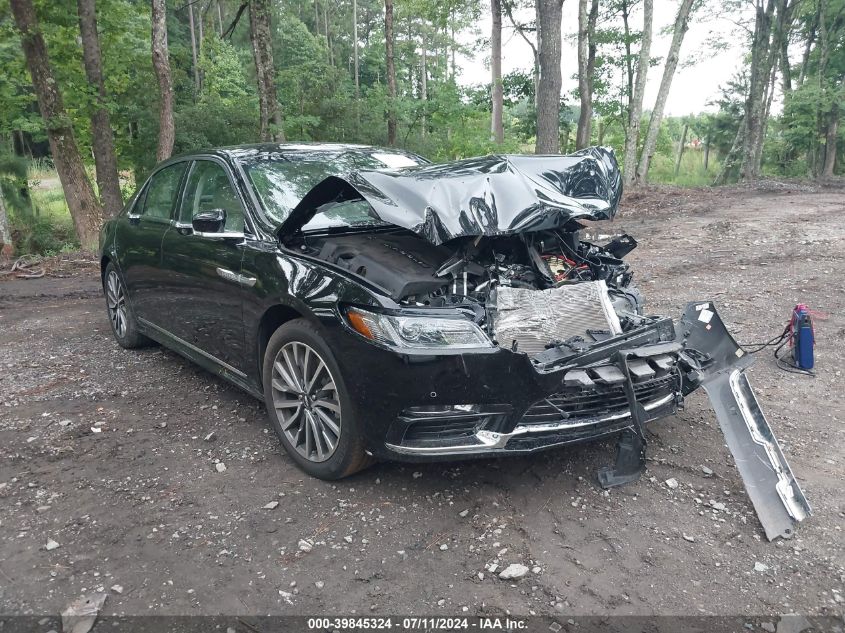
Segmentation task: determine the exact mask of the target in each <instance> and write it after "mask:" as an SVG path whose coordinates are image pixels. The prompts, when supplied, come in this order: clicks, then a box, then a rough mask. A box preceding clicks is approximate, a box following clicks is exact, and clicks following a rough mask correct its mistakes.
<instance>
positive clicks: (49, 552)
mask: <svg viewBox="0 0 845 633" xmlns="http://www.w3.org/2000/svg"><path fill="white" fill-rule="evenodd" d="M623 209H624V211H623V213H622V214H621V216H620V217H619V218H618V219H617V220H616V221H615V223H614V225H612V227H611V228H613V229H614V230H625V231H629V232H630V233H632V234H633V235H635V236H636V237H637V238H638V239H639V240H640V247H639V248H638V249H637V250H636V251H634V253H632V254H631V255H630V256H629V259H630V261H631V262H632V264H633V265H634V266H635V269H636V271H637V272H636V278H637V279H638V282H639V285H640V286H641V288H642V289H643V291H644V292H645V293H646V294H647V298H648V308H649V309H650V311H652V312H662V313H668V314H672V315H678V316H679V315H680V312H681V310H682V308H683V306H684V305H685V303H686V302H688V301H692V300H701V299H709V298H712V299H714V300H715V301H716V303H717V305H718V306H719V309H720V311H721V314H722V317H723V318H724V320H725V321H726V322H727V323H728V325H729V327H730V328H731V329H732V330H733V331H734V332H735V333H736V336H737V338H738V340H740V341H759V340H764V339H767V338H769V337H771V336H773V335H774V334H776V333H778V332H779V331H780V329H781V328H782V327H783V324H784V322H785V321H786V319H787V318H788V316H789V313H790V310H791V308H792V306H793V305H794V304H795V303H797V302H804V303H808V304H809V305H811V306H812V307H813V308H814V309H816V310H818V311H819V312H820V313H823V314H826V315H827V318H826V319H822V318H819V319H818V320H817V321H816V330H817V341H818V344H817V363H818V376H817V377H816V378H809V377H805V376H799V375H794V374H788V373H785V372H782V371H779V370H777V369H776V368H775V365H774V362H773V360H772V358H771V355H770V354H769V352H764V353H761V354H759V359H758V362H757V364H756V365H755V366H754V367H753V368H752V369H751V370H750V376H751V381H752V383H753V385H754V387H755V389H756V392H757V395H758V397H759V399H760V400H761V402H762V403H763V406H764V409H765V410H766V411H767V413H768V418H769V421H770V422H771V424H772V426H773V428H774V430H775V433H776V434H777V436H778V437H779V439H780V441H781V444H782V446H783V449H784V452H785V453H786V455H787V458H788V459H789V460H790V462H791V464H792V467H793V470H794V471H795V473H796V475H797V476H798V478H799V480H800V481H801V484H802V486H803V488H804V491H805V493H806V495H807V497H808V499H809V500H810V503H811V505H812V506H813V509H814V516H813V517H811V518H810V519H809V520H807V521H806V522H805V523H803V524H802V525H801V526H800V528H799V529H798V532H797V535H796V536H795V537H794V538H793V539H792V540H789V541H778V542H774V543H769V542H767V541H766V539H765V537H764V536H763V533H762V529H761V527H760V525H759V523H758V522H757V519H756V516H755V514H754V511H753V508H752V507H751V504H750V502H749V501H748V499H747V497H746V495H745V493H744V489H743V486H742V482H741V480H740V478H739V475H738V473H737V471H736V469H735V467H734V464H733V461H732V458H731V456H730V454H729V453H728V451H727V449H726V448H725V446H724V441H723V438H722V436H721V434H720V432H719V429H718V425H717V423H716V420H715V418H714V415H713V413H712V411H711V410H710V408H709V406H708V403H707V401H706V398H705V396H704V395H703V394H700V393H696V394H693V396H691V397H690V398H689V399H688V401H687V406H686V409H685V410H684V411H682V412H680V413H679V415H677V416H675V417H672V418H668V419H665V420H662V421H660V422H657V423H655V424H653V425H652V426H651V429H652V431H653V433H654V437H653V438H652V440H651V447H650V462H649V465H648V470H647V472H646V474H645V476H644V477H643V479H642V480H641V481H640V482H638V483H635V484H632V485H630V486H627V487H625V488H622V489H617V490H614V491H612V492H609V493H608V492H602V491H601V490H600V489H599V488H598V486H597V485H596V483H595V472H596V470H597V468H599V467H600V466H601V465H604V464H606V463H608V462H609V461H610V460H611V459H612V457H613V444H612V443H610V442H602V443H598V444H590V445H582V446H578V447H570V448H565V449H560V450H553V451H549V452H545V453H541V454H538V455H535V456H532V457H514V458H503V459H495V460H482V461H472V462H455V463H447V464H433V465H403V464H396V463H385V464H378V465H376V466H374V467H372V468H370V469H369V470H367V471H365V472H363V473H360V474H358V475H356V476H354V477H352V478H349V479H347V480H344V481H342V482H336V483H327V482H321V481H317V480H314V479H309V478H307V477H305V476H304V475H303V474H301V473H300V471H298V470H297V469H296V468H295V467H294V465H293V464H292V462H291V461H290V460H289V459H288V458H287V457H286V455H285V454H284V453H283V452H282V451H281V450H280V447H279V445H278V443H277V441H276V440H275V438H274V436H273V434H272V432H271V431H270V428H269V423H268V421H267V418H266V414H265V411H264V409H263V405H262V404H261V403H259V402H258V401H256V400H254V399H252V398H251V397H250V396H248V395H246V394H244V393H242V392H240V391H239V390H238V389H236V388H235V387H232V386H229V385H228V384H226V383H224V382H222V381H221V380H218V379H217V378H215V377H213V376H211V375H210V374H207V373H205V372H204V371H202V370H200V369H198V368H196V367H195V366H193V365H191V364H190V363H188V362H187V361H185V360H183V359H182V358H181V357H179V356H177V355H176V354H174V353H171V352H169V351H167V350H165V349H162V348H151V349H146V350H140V351H126V350H123V349H120V348H119V347H118V346H117V345H116V344H115V343H114V341H113V339H112V337H111V333H110V331H109V325H108V322H107V319H106V314H105V308H104V302H103V300H102V296H101V293H100V289H99V285H98V278H97V275H96V273H95V272H92V271H91V270H90V269H88V270H84V271H83V272H80V273H78V274H75V275H72V276H70V277H65V278H56V277H50V276H48V277H45V278H43V279H37V280H8V281H4V282H0V368H2V374H0V376H2V381H0V613H6V614H12V613H16V614H42V613H55V612H58V611H59V610H60V609H61V608H62V607H64V606H65V605H66V604H67V603H68V602H70V601H71V600H73V599H75V598H77V597H78V596H79V595H80V594H83V593H85V592H89V591H92V590H95V589H100V588H101V589H102V590H103V591H105V592H107V593H108V594H109V598H108V601H107V602H106V605H105V607H104V610H103V613H104V614H112V613H113V614H151V613H158V614H184V615H193V614H219V613H226V614H253V615H255V614H280V613H296V614H316V613H326V612H328V613H332V614H339V615H350V614H355V613H357V614H385V613H417V614H433V615H438V614H443V615H445V614H464V613H466V614H504V613H506V612H509V613H514V614H522V615H527V614H542V615H549V614H552V615H558V614H568V615H579V614H581V615H585V614H608V615H622V614H637V615H654V614H691V615H697V614H718V615H725V614H741V613H748V614H759V615H764V614H775V613H788V612H799V613H805V614H816V615H824V614H828V615H829V614H837V613H838V614H841V613H842V611H843V601H845V597H844V596H845V586H843V583H845V569H843V568H844V567H845V547H843V543H845V539H843V534H842V528H843V518H844V517H845V496H844V495H843V493H842V484H843V479H844V478H845V454H843V446H845V442H843V439H845V438H843V422H845V396H843V385H845V380H843V375H842V365H841V358H842V357H843V355H845V293H843V288H842V284H843V282H845V276H844V275H843V262H845V239H843V236H845V190H843V189H842V188H830V187H828V188H822V189H820V188H815V187H808V186H803V185H796V184H788V183H787V184H779V183H770V184H768V185H766V186H765V187H764V188H757V189H750V188H735V189H720V190H713V191H711V190H704V191H691V190H673V189H663V188H661V189H651V190H648V191H646V192H645V193H638V194H636V195H632V196H628V197H627V198H626V201H625V204H624V207H623ZM221 464H222V465H225V469H224V468H223V466H221ZM221 471H222V472H221ZM669 479H675V480H676V481H677V483H678V485H677V487H670V486H668V485H667V484H666V481H667V480H669ZM511 564H520V565H525V566H526V567H527V568H528V571H527V574H526V576H525V577H524V578H522V579H521V580H509V581H505V580H501V579H499V578H498V576H497V574H498V572H499V571H501V570H502V569H503V568H505V567H507V566H508V565H511ZM493 566H496V567H495V570H496V571H492V570H493V569H494V567H493Z"/></svg>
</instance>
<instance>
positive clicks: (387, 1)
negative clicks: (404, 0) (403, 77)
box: [384, 0, 396, 145]
mask: <svg viewBox="0 0 845 633" xmlns="http://www.w3.org/2000/svg"><path fill="white" fill-rule="evenodd" d="M393 38H394V35H393V0H384V49H385V55H386V57H387V59H386V64H387V100H388V103H387V144H388V145H396V66H395V65H394V60H393V44H394V40H393Z"/></svg>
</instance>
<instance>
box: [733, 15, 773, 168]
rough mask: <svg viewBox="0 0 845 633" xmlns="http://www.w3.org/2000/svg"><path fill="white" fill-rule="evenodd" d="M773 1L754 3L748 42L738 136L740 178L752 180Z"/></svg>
mask: <svg viewBox="0 0 845 633" xmlns="http://www.w3.org/2000/svg"><path fill="white" fill-rule="evenodd" d="M776 1H778V2H779V1H780V0H768V4H767V6H766V7H765V9H764V8H763V5H762V4H758V6H757V12H756V17H755V23H754V35H753V39H752V43H751V68H750V77H749V81H748V96H747V98H746V100H745V129H744V132H743V139H742V163H741V164H740V168H739V172H740V179H742V180H754V179H756V178H757V176H758V175H759V173H758V171H759V170H758V168H757V166H756V165H755V162H756V161H755V156H756V153H757V143H758V141H759V138H760V136H761V135H762V128H763V118H764V115H763V109H764V108H765V105H766V89H767V86H768V81H769V71H770V67H769V66H768V65H767V64H766V61H767V60H768V58H769V57H770V55H769V53H770V48H771V32H772V22H773V16H774V11H775V4H776Z"/></svg>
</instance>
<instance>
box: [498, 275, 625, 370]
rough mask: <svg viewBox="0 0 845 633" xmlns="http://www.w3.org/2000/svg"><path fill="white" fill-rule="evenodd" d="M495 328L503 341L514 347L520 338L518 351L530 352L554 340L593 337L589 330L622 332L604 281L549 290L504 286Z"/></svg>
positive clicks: (499, 296) (501, 289) (499, 293)
mask: <svg viewBox="0 0 845 633" xmlns="http://www.w3.org/2000/svg"><path fill="white" fill-rule="evenodd" d="M493 329H494V333H495V336H496V340H497V341H498V342H499V345H501V346H502V347H508V348H510V347H511V346H512V345H513V342H514V341H516V343H517V349H518V351H520V352H525V353H527V354H529V355H533V354H537V353H538V352H542V351H543V350H544V349H546V345H548V344H549V343H550V342H551V341H553V340H557V341H565V340H567V339H569V338H572V337H573V336H581V337H583V338H584V339H585V340H587V341H591V340H593V339H592V338H591V337H590V336H589V335H588V334H587V330H609V331H610V332H611V333H612V334H621V333H622V328H621V326H620V325H619V317H617V316H616V312H615V311H614V310H613V306H612V304H611V303H610V298H609V297H608V295H607V285H606V284H605V283H604V281H584V282H579V283H573V284H566V285H563V286H560V287H558V288H549V289H548V290H532V289H529V288H511V287H507V286H500V287H498V288H497V289H496V313H495V318H494V321H493Z"/></svg>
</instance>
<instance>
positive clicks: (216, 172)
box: [179, 160, 244, 233]
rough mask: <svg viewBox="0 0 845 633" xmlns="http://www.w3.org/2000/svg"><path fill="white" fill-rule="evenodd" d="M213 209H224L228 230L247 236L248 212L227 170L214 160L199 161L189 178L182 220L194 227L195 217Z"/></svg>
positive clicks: (180, 217)
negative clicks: (244, 233)
mask: <svg viewBox="0 0 845 633" xmlns="http://www.w3.org/2000/svg"><path fill="white" fill-rule="evenodd" d="M212 209H223V210H224V211H225V212H226V226H225V227H224V228H223V230H224V231H226V232H227V233H243V230H244V210H243V207H242V206H241V202H240V200H238V197H237V195H236V194H235V191H234V189H233V187H232V183H231V182H230V181H229V176H228V175H227V174H226V171H225V170H224V169H223V167H222V166H220V165H219V164H218V163H215V162H213V161H210V160H198V161H197V162H196V163H194V168H193V169H192V170H191V175H190V176H189V177H188V184H187V186H186V187H185V195H184V196H183V198H182V208H181V209H180V211H179V221H180V222H182V223H185V224H190V222H191V220H193V218H194V216H195V215H197V214H198V213H202V212H203V211H211V210H212Z"/></svg>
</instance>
